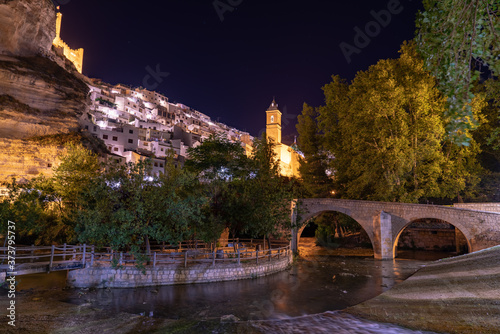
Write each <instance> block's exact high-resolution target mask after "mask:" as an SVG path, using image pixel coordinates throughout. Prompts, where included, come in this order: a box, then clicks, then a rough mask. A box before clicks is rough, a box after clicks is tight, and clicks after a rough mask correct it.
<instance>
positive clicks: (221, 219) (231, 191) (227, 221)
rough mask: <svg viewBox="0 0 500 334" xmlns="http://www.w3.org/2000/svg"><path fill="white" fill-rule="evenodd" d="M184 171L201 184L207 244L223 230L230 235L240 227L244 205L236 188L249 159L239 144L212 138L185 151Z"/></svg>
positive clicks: (215, 137) (245, 174)
mask: <svg viewBox="0 0 500 334" xmlns="http://www.w3.org/2000/svg"><path fill="white" fill-rule="evenodd" d="M188 155H189V159H188V160H187V161H186V164H185V168H186V169H187V170H189V171H191V172H193V173H195V174H196V175H197V176H198V177H199V178H201V179H202V180H203V190H204V196H205V197H206V199H207V203H206V205H205V206H204V207H203V208H202V211H203V218H202V219H203V224H204V225H205V226H206V227H207V228H205V229H202V230H200V233H204V237H205V238H207V240H206V241H210V242H215V240H216V239H217V238H218V237H219V236H220V234H221V233H222V231H223V230H224V229H225V228H230V230H232V231H233V232H235V230H236V229H238V227H237V225H238V224H240V223H241V220H240V219H239V217H242V216H244V212H245V208H246V207H247V204H246V203H245V202H244V201H243V197H242V196H241V193H240V190H241V185H239V183H240V182H242V180H244V179H245V178H246V177H247V176H248V158H247V157H246V156H245V152H244V150H243V147H242V146H241V145H240V144H239V143H232V142H230V141H229V140H228V139H227V138H224V137H222V136H211V137H210V138H209V139H207V140H205V141H204V142H203V143H202V144H201V145H199V146H197V147H195V148H190V149H189V150H188Z"/></svg>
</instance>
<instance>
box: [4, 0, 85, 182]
mask: <svg viewBox="0 0 500 334" xmlns="http://www.w3.org/2000/svg"><path fill="white" fill-rule="evenodd" d="M55 22H56V12H55V8H54V5H53V4H52V2H51V1H50V0H0V31H2V34H1V35H0V182H3V181H7V180H10V179H11V178H12V177H16V178H17V179H20V178H23V177H24V178H26V179H29V178H31V177H33V176H36V175H37V174H39V173H40V172H43V173H44V174H46V175H47V174H51V167H52V166H53V165H55V164H57V156H58V155H59V154H60V153H61V152H63V151H64V145H63V144H64V140H61V134H66V135H67V136H68V137H71V138H74V136H73V133H75V132H78V131H79V126H78V119H79V117H81V115H82V114H83V113H84V112H85V111H86V109H87V108H88V97H87V94H88V86H87V85H86V83H85V80H86V78H85V77H83V76H81V75H79V74H78V73H77V72H76V71H75V70H74V68H72V66H70V65H69V66H65V68H67V69H68V70H66V69H65V68H63V67H61V66H60V65H63V66H64V65H65V64H67V62H65V61H64V60H63V59H60V58H57V56H56V55H55V54H54V53H53V52H52V41H53V39H54V37H55ZM4 32H7V33H4ZM56 60H57V62H56ZM44 136H45V137H51V136H58V138H59V140H58V141H57V143H56V142H54V141H50V140H40V137H44ZM34 138H36V139H37V141H36V142H34V141H33V139H34Z"/></svg>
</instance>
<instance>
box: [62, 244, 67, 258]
mask: <svg viewBox="0 0 500 334" xmlns="http://www.w3.org/2000/svg"><path fill="white" fill-rule="evenodd" d="M63 261H66V243H64V247H63Z"/></svg>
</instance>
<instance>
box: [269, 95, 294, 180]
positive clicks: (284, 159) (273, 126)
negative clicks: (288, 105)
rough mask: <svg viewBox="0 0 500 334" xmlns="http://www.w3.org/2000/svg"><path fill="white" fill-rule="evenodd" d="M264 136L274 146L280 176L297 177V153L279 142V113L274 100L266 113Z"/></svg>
mask: <svg viewBox="0 0 500 334" xmlns="http://www.w3.org/2000/svg"><path fill="white" fill-rule="evenodd" d="M266 136H267V140H268V141H269V140H271V141H272V142H273V143H274V144H275V145H276V146H275V148H274V152H275V153H276V157H277V159H278V160H279V161H280V171H281V174H282V175H283V176H287V177H293V176H295V177H299V176H300V174H299V153H297V151H296V150H295V149H293V148H292V147H290V146H288V145H285V144H283V143H282V142H281V111H280V110H279V109H278V104H277V103H276V101H274V100H273V102H272V103H271V105H270V106H269V108H268V109H267V111H266Z"/></svg>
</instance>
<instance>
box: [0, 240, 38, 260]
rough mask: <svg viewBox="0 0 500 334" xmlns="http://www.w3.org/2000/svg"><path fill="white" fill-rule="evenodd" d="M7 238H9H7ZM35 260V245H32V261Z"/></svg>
mask: <svg viewBox="0 0 500 334" xmlns="http://www.w3.org/2000/svg"><path fill="white" fill-rule="evenodd" d="M5 240H7V238H6V239H5ZM34 261H35V245H33V244H32V245H31V260H30V262H31V263H33V262H34Z"/></svg>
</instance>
